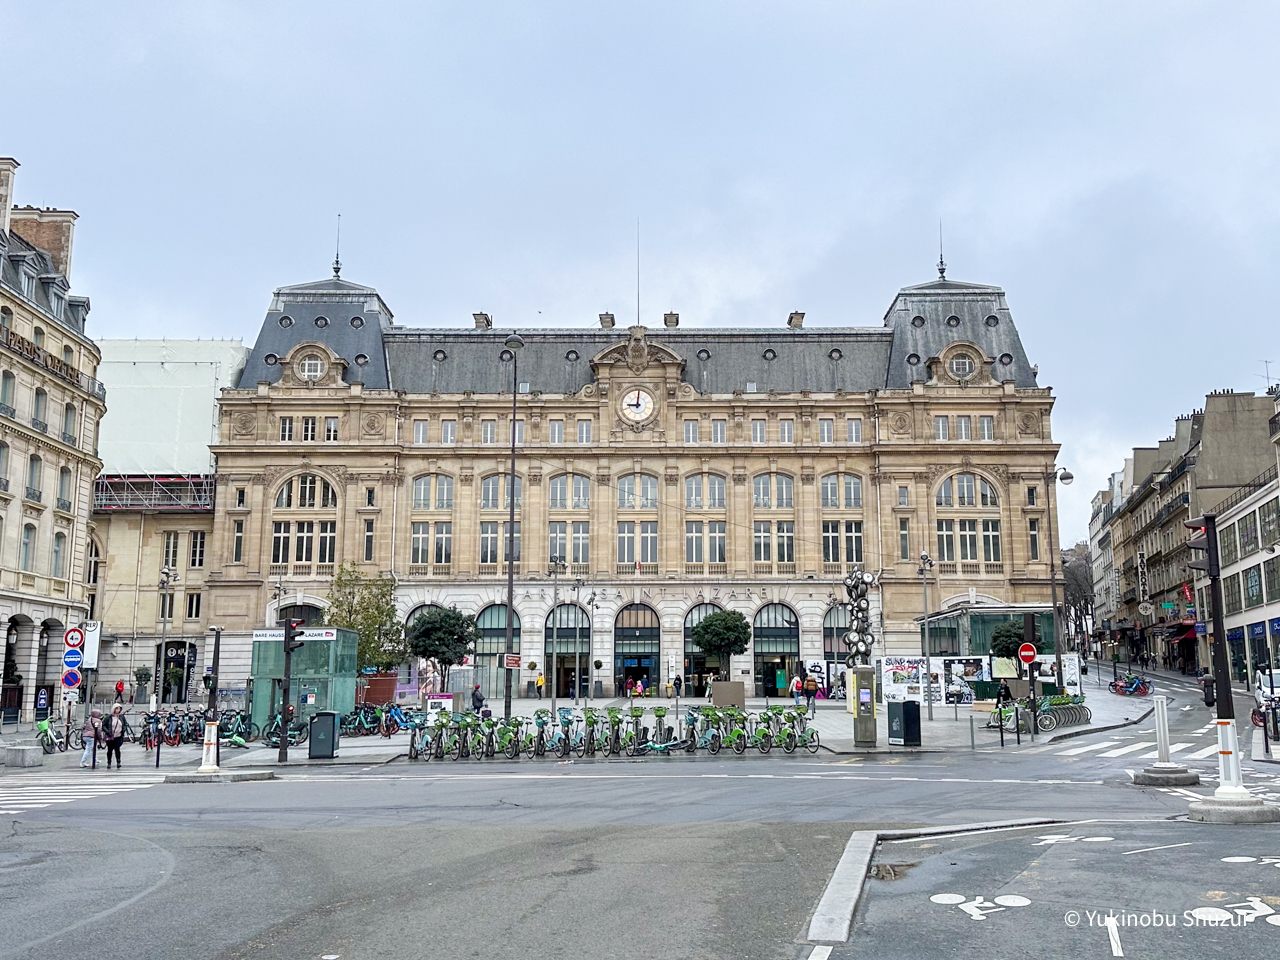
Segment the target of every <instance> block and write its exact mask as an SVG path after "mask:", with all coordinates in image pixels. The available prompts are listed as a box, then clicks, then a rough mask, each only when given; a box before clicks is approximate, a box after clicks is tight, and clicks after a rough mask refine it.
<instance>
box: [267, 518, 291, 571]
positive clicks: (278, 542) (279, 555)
mask: <svg viewBox="0 0 1280 960" xmlns="http://www.w3.org/2000/svg"><path fill="white" fill-rule="evenodd" d="M271 562H272V563H288V562H289V522H288V521H287V520H285V521H280V520H277V521H276V522H275V523H273V524H272V525H271Z"/></svg>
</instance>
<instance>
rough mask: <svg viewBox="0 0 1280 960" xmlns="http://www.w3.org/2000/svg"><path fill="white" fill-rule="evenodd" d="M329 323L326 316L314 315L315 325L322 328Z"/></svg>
mask: <svg viewBox="0 0 1280 960" xmlns="http://www.w3.org/2000/svg"><path fill="white" fill-rule="evenodd" d="M328 325H329V318H328V317H316V326H317V327H319V328H320V329H321V330H323V329H324V328H325V327H327V326H328Z"/></svg>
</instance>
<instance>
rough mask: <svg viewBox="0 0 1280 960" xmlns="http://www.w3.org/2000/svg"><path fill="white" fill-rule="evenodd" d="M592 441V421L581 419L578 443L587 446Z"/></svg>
mask: <svg viewBox="0 0 1280 960" xmlns="http://www.w3.org/2000/svg"><path fill="white" fill-rule="evenodd" d="M590 442H591V421H590V420H579V421H578V444H579V445H580V446H585V445H586V444H589V443H590Z"/></svg>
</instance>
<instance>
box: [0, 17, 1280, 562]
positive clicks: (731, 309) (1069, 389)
mask: <svg viewBox="0 0 1280 960" xmlns="http://www.w3.org/2000/svg"><path fill="white" fill-rule="evenodd" d="M4 34H5V41H4V61H5V76H6V83H5V89H6V91H7V93H8V96H7V98H6V100H7V107H6V110H5V114H4V116H5V120H4V124H3V134H2V135H0V154H10V155H13V156H15V157H17V158H18V159H19V160H20V161H21V163H22V168H21V169H20V170H19V175H18V176H19V179H18V190H17V197H16V200H17V202H19V203H33V204H40V205H57V206H64V207H71V208H73V209H75V210H77V211H78V212H79V213H80V215H81V220H80V222H79V225H78V227H77V237H76V250H75V263H74V268H73V277H72V283H73V287H74V289H75V291H76V292H78V293H81V294H87V295H89V296H90V297H92V299H93V313H92V316H91V317H90V324H91V329H92V332H93V335H94V336H97V337H122V336H134V335H137V336H156V335H159V334H161V333H163V334H164V335H168V336H174V337H188V336H205V337H243V338H245V339H246V340H252V338H253V337H254V336H255V335H256V332H257V329H258V326H259V324H260V323H261V319H262V315H263V313H264V311H265V309H266V307H267V302H268V298H269V296H270V293H271V290H272V289H273V288H275V287H277V286H280V285H282V284H287V283H297V282H302V281H306V280H312V279H318V278H320V277H323V276H326V275H327V274H328V270H329V266H328V265H329V262H330V260H332V258H333V244H334V223H335V216H336V214H337V213H339V212H341V213H342V225H343V240H342V260H343V262H344V264H345V269H344V271H343V276H345V277H348V278H350V279H352V280H355V281H357V282H360V283H367V284H371V285H373V286H376V287H377V288H378V289H379V290H380V291H381V292H382V294H383V295H384V297H385V298H386V299H387V301H388V302H389V304H390V306H391V308H392V310H393V311H394V312H395V313H396V317H397V320H398V321H399V322H402V323H405V324H408V325H412V326H422V325H431V324H441V325H461V324H468V323H470V315H471V313H472V312H473V311H477V310H485V311H488V312H490V313H492V314H493V315H494V317H495V321H496V322H497V323H498V324H501V325H508V324H510V325H541V324H558V325H583V326H587V325H594V324H595V323H596V319H595V318H596V314H598V313H600V312H601V311H603V310H606V309H608V310H613V311H614V312H615V313H617V314H618V315H619V316H620V317H626V318H627V319H630V317H631V316H632V315H633V313H634V309H635V231H636V219H637V218H639V219H640V221H641V237H642V250H643V255H642V274H643V281H642V291H643V292H642V314H643V320H644V321H645V322H646V323H648V324H650V325H654V324H657V323H660V322H661V320H660V317H661V314H662V313H663V312H664V311H665V310H676V311H678V312H679V313H680V314H681V322H682V324H687V325H731V324H745V325H757V324H767V325H771V326H779V327H780V326H781V325H782V324H783V322H784V320H785V317H786V315H787V313H788V312H789V311H791V310H793V309H799V310H804V311H805V312H806V313H807V319H806V323H807V324H809V325H815V326H817V325H823V324H857V325H868V326H877V325H879V324H880V323H881V320H882V317H883V315H884V311H885V309H886V307H887V306H888V305H889V303H890V301H891V300H892V298H893V295H894V293H895V292H896V291H897V289H898V288H899V287H902V286H904V285H907V284H912V283H919V282H922V281H926V280H929V279H931V278H932V277H934V276H935V275H936V274H935V272H934V262H935V261H936V260H937V224H938V218H939V217H941V218H943V220H944V221H945V231H946V259H947V262H948V263H949V265H950V269H949V271H948V275H949V276H950V277H952V278H955V279H959V280H969V281H977V282H985V283H995V284H999V285H1001V286H1003V287H1004V288H1005V289H1006V290H1007V291H1008V295H1009V305H1010V307H1011V308H1012V310H1013V314H1014V318H1015V320H1016V321H1017V324H1018V327H1019V330H1020V332H1021V334H1022V338H1023V341H1024V343H1025V344H1026V348H1027V352H1028V355H1029V356H1030V358H1031V360H1032V362H1033V363H1038V364H1039V367H1040V382H1041V384H1043V385H1047V386H1051V387H1053V388H1054V391H1055V393H1056V394H1057V396H1058V398H1059V399H1058V406H1057V409H1056V412H1055V418H1054V425H1055V432H1056V435H1057V438H1058V439H1059V440H1060V441H1061V442H1062V444H1063V451H1062V456H1061V460H1060V462H1061V463H1063V464H1065V465H1067V466H1068V467H1069V468H1070V469H1072V470H1073V471H1074V472H1075V473H1076V476H1077V481H1076V484H1075V485H1074V486H1073V487H1071V488H1070V489H1069V490H1067V491H1064V496H1063V514H1064V515H1063V517H1062V527H1063V539H1064V540H1066V541H1068V542H1070V541H1071V540H1073V539H1077V538H1081V537H1084V536H1085V535H1086V532H1087V524H1088V514H1089V499H1090V497H1091V496H1092V494H1093V492H1094V491H1095V490H1096V489H1097V488H1098V487H1100V486H1101V485H1102V484H1103V483H1104V482H1105V478H1106V474H1107V473H1108V472H1109V471H1110V470H1112V469H1115V468H1118V467H1119V466H1120V464H1121V461H1122V459H1123V457H1124V456H1125V454H1126V453H1127V452H1128V450H1129V448H1131V447H1132V446H1134V445H1135V444H1138V445H1141V444H1145V443H1153V442H1155V441H1157V440H1159V439H1161V438H1162V437H1164V436H1166V435H1168V434H1169V432H1170V430H1171V426H1172V420H1173V418H1174V416H1176V415H1177V414H1179V413H1183V412H1189V411H1190V410H1191V409H1192V408H1193V407H1195V406H1197V405H1198V404H1199V403H1200V402H1201V401H1202V398H1203V395H1204V393H1205V392H1206V391H1208V390H1211V389H1214V388H1222V387H1234V388H1236V389H1244V390H1248V389H1252V390H1260V389H1263V388H1264V387H1265V385H1266V381H1265V380H1264V378H1263V373H1264V370H1263V365H1262V363H1261V362H1260V361H1261V360H1264V359H1266V360H1274V361H1277V363H1276V364H1274V365H1273V371H1275V372H1277V373H1278V374H1280V349H1274V348H1273V344H1275V343H1276V331H1277V330H1278V329H1280V324H1278V323H1277V319H1276V317H1275V316H1274V315H1273V314H1272V313H1271V310H1272V309H1273V308H1271V307H1268V306H1267V304H1268V303H1269V302H1270V296H1269V295H1268V294H1269V293H1270V290H1271V288H1272V286H1273V283H1272V284H1267V285H1266V286H1264V284H1265V283H1266V281H1269V280H1273V278H1274V276H1275V273H1276V268H1277V259H1278V256H1280V229H1278V228H1277V213H1280V186H1278V184H1280V169H1278V167H1280V163H1278V161H1277V156H1278V155H1280V153H1278V150H1277V148H1278V147H1280V124H1277V122H1276V120H1277V96H1276V94H1277V89H1278V86H1277V79H1276V70H1275V62H1276V50H1275V40H1276V38H1277V37H1278V36H1280V5H1277V4H1275V3H1270V2H1268V3H1247V2H1245V3H1237V4H1231V5H1229V6H1225V7H1224V6H1222V5H1220V4H1210V3H1198V4H1185V3H1176V2H1175V3H1170V2H1167V0H1166V2H1160V3H1137V2H1126V3H1119V4H1117V3H1115V2H1113V0H1109V2H1105V3H1097V4H1089V3H1084V2H1072V3H1061V4H1055V3H1048V2H1040V0H1037V2H1035V3H1026V2H1025V0H1019V2H1010V3H987V4H983V3H976V2H974V3H943V2H940V0H935V2H933V3H927V4H924V3H922V4H911V3H907V2H902V0H895V2H885V3H856V2H852V0H843V2H834V3H803V2H788V3H777V2H768V3H764V2H761V3H752V2H744V0H737V2H712V0H700V2H698V3H688V4H680V3H654V2H648V3H643V4H640V3H633V4H629V5H622V4H616V3H607V4H598V3H597V4H586V3H581V4H576V3H567V2H562V3H554V4H553V3H529V2H522V3H498V2H490V3H484V4H475V3H465V2H459V3H454V4H449V5H439V4H428V3H424V2H415V3H403V4H398V3H390V2H379V3H351V2H349V0H348V2H345V3H340V4H339V3H324V2H319V0H310V2H306V3H285V2H275V3H270V4H264V3H260V2H244V3H231V2H212V3H203V4H197V3H180V4H158V3H155V4H145V5H143V4H130V3H127V2H121V0H117V2H115V3H110V4H90V3H82V4H50V3H45V4H38V3H23V4H10V5H7V6H6V10H5V15H4Z"/></svg>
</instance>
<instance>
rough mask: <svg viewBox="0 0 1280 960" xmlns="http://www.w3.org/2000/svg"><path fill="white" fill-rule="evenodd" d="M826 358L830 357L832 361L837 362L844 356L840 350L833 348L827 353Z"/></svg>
mask: <svg viewBox="0 0 1280 960" xmlns="http://www.w3.org/2000/svg"><path fill="white" fill-rule="evenodd" d="M827 356H828V357H830V358H831V359H832V360H839V359H840V358H841V357H843V356H844V354H843V353H841V352H840V349H839V348H838V347H833V348H832V350H831V352H830V353H828V354H827Z"/></svg>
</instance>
